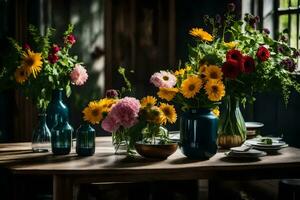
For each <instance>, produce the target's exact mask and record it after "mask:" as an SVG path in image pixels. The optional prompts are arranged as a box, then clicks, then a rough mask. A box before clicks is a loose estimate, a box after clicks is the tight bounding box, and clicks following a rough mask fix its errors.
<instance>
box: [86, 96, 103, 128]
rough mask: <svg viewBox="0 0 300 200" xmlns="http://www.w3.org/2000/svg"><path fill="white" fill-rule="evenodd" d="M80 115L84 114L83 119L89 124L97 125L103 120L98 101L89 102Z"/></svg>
mask: <svg viewBox="0 0 300 200" xmlns="http://www.w3.org/2000/svg"><path fill="white" fill-rule="evenodd" d="M82 113H83V114H84V116H83V119H84V120H85V121H88V122H90V123H91V124H99V123H100V121H101V120H102V119H103V113H102V106H101V103H100V101H91V102H90V103H89V105H88V106H87V107H86V108H85V109H84V110H83V111H82Z"/></svg>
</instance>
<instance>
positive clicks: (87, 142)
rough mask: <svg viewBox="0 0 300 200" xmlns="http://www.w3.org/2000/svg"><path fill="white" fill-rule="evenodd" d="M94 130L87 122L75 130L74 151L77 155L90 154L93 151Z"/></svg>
mask: <svg viewBox="0 0 300 200" xmlns="http://www.w3.org/2000/svg"><path fill="white" fill-rule="evenodd" d="M95 137H96V131H95V129H93V128H92V127H91V126H90V125H89V124H88V123H85V124H83V125H81V126H80V127H79V128H78V129H77V131H76V153H77V154H78V155H79V156H91V155H94V153H95Z"/></svg>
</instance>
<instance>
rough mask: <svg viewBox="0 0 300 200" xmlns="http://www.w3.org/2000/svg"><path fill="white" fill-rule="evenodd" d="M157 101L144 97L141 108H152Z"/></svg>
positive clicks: (153, 98)
mask: <svg viewBox="0 0 300 200" xmlns="http://www.w3.org/2000/svg"><path fill="white" fill-rule="evenodd" d="M156 102H157V100H156V98H155V97H153V96H146V97H144V98H142V99H141V106H142V108H144V107H152V106H154V105H155V104H156Z"/></svg>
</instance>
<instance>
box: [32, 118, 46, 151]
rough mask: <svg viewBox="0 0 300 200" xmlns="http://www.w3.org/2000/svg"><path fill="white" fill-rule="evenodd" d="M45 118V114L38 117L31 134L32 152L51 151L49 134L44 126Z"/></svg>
mask: <svg viewBox="0 0 300 200" xmlns="http://www.w3.org/2000/svg"><path fill="white" fill-rule="evenodd" d="M46 116H47V114H45V113H42V114H39V115H38V118H39V119H38V125H37V127H36V128H35V129H34V130H33V134H32V143H31V146H32V151H33V152H48V151H50V149H51V133H50V130H49V128H48V126H47V124H46Z"/></svg>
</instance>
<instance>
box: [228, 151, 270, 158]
mask: <svg viewBox="0 0 300 200" xmlns="http://www.w3.org/2000/svg"><path fill="white" fill-rule="evenodd" d="M225 155H226V156H227V157H232V158H258V157H262V156H265V155H267V153H266V152H264V151H259V150H256V149H250V150H249V151H245V152H243V151H240V152H239V151H228V152H225Z"/></svg>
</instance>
